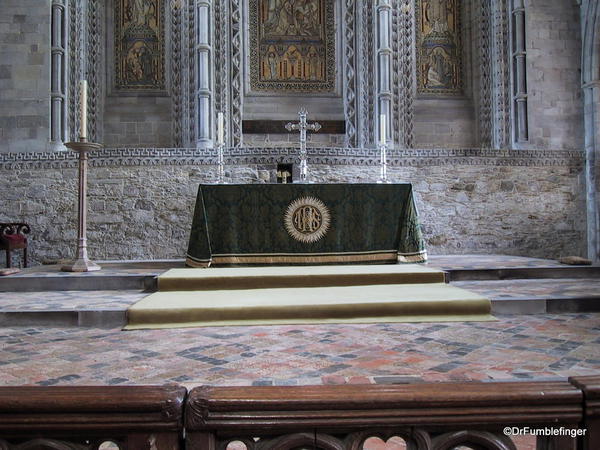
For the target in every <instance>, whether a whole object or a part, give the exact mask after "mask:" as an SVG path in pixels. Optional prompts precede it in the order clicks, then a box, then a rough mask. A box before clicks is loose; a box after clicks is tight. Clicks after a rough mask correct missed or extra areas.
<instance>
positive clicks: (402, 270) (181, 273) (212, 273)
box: [158, 264, 445, 291]
mask: <svg viewBox="0 0 600 450" xmlns="http://www.w3.org/2000/svg"><path fill="white" fill-rule="evenodd" d="M444 279H445V273H444V272H443V271H441V270H438V269H431V268H429V267H424V266H423V265H420V264H394V265H391V264H390V265H356V266H346V265H344V266H291V267H290V266H286V267H281V266H277V267H274V266H270V267H232V268H210V269H171V270H169V271H167V272H165V273H164V274H162V275H161V276H159V277H158V290H159V291H193V290H216V289H264V288H293V287H328V286H361V285H378V284H409V283H410V284H416V283H443V282H444Z"/></svg>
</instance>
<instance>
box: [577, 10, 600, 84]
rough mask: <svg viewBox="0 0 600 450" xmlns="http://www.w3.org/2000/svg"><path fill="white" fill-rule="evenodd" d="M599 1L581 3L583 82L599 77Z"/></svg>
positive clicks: (589, 81)
mask: <svg viewBox="0 0 600 450" xmlns="http://www.w3.org/2000/svg"><path fill="white" fill-rule="evenodd" d="M599 3H600V2H598V0H587V1H586V2H584V4H583V5H582V15H581V16H582V19H583V20H584V22H583V24H582V25H583V42H582V44H583V45H582V49H583V52H582V53H583V54H582V81H583V84H584V85H585V84H587V83H591V82H593V81H597V80H599V79H600V30H598V28H599V27H600V7H599V6H598V5H599Z"/></svg>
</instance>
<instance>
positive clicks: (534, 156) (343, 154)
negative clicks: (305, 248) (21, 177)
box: [0, 147, 584, 170]
mask: <svg viewBox="0 0 600 450" xmlns="http://www.w3.org/2000/svg"><path fill="white" fill-rule="evenodd" d="M308 156H309V163H310V164H323V165H351V166H376V165H378V164H379V151H378V150H376V149H368V148H361V149H358V148H336V147H322V148H310V149H308ZM293 162H298V149H297V148H295V147H279V148H262V147H261V148H259V147H242V148H228V149H225V163H226V164H227V165H245V164H277V163H293ZM583 162H584V154H583V150H492V149H482V148H464V149H437V148H431V149H390V150H388V166H392V167H394V166H395V167H422V166H442V165H444V166H445V165H448V166H452V165H455V166H465V165H467V166H517V167H518V166H540V167H545V166H563V167H564V166H568V167H575V168H579V167H582V165H583ZM216 163H217V151H216V149H194V148H105V149H102V150H99V151H97V152H92V153H91V154H90V165H91V166H92V167H113V166H114V167H119V166H161V165H165V166H171V165H191V166H210V165H216ZM75 167H77V155H76V154H75V153H74V152H9V153H0V169H1V170H19V169H21V170H22V169H62V168H75Z"/></svg>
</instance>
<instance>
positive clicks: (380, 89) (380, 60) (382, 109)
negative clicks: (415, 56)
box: [365, 0, 392, 142]
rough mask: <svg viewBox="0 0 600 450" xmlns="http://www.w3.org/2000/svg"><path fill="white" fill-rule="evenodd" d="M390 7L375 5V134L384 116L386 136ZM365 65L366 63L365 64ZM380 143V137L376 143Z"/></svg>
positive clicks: (389, 96) (389, 93)
mask: <svg viewBox="0 0 600 450" xmlns="http://www.w3.org/2000/svg"><path fill="white" fill-rule="evenodd" d="M391 25H392V7H391V5H390V4H389V2H388V0H379V3H378V5H377V117H376V120H375V122H376V123H377V125H378V126H377V130H378V131H377V133H378V135H379V132H380V131H379V130H381V128H380V126H381V124H380V123H379V121H380V119H381V115H382V114H383V115H385V118H386V124H385V130H386V136H385V140H386V142H387V141H388V137H389V136H392V133H390V131H391V130H390V124H391V123H392V120H391V117H390V115H391V111H392V108H391V105H392V89H391V78H392V77H391V67H392V66H391V60H392V48H391V40H392V39H391V31H392V26H391ZM365 63H366V62H365ZM380 141H381V136H379V138H378V139H377V142H380Z"/></svg>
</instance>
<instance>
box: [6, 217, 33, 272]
mask: <svg viewBox="0 0 600 450" xmlns="http://www.w3.org/2000/svg"><path fill="white" fill-rule="evenodd" d="M30 231H31V229H30V228H29V225H27V224H26V223H21V222H13V223H0V250H4V251H5V252H6V267H8V268H10V267H11V264H12V258H11V252H12V251H13V250H17V249H23V266H24V267H27V236H26V235H27V234H29V232H30Z"/></svg>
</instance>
